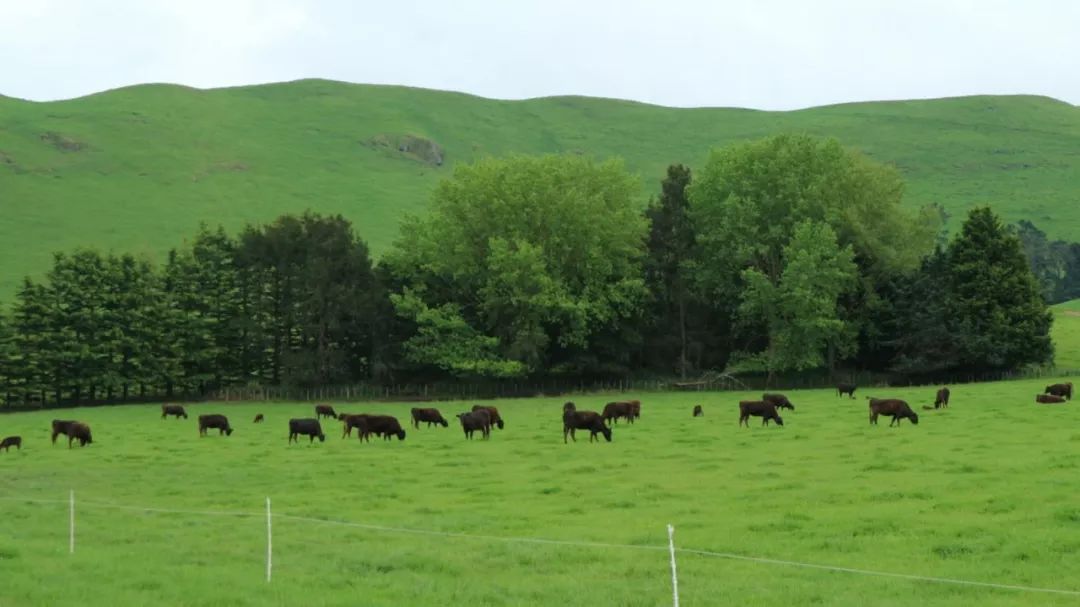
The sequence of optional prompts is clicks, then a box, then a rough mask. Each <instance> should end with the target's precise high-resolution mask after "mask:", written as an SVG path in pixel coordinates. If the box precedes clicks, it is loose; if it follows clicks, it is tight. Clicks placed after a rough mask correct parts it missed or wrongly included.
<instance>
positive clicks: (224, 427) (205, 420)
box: [199, 413, 233, 436]
mask: <svg viewBox="0 0 1080 607" xmlns="http://www.w3.org/2000/svg"><path fill="white" fill-rule="evenodd" d="M211 428H214V429H217V431H218V436H221V435H222V434H224V435H225V436H232V431H233V429H232V426H230V425H229V418H227V417H225V416H224V415H218V414H216V413H212V414H210V415H200V416H199V436H206V431H207V430H208V429H211Z"/></svg>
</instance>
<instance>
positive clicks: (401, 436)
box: [397, 430, 405, 440]
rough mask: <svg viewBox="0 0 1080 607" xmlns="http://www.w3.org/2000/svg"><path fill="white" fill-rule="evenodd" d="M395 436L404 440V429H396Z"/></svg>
mask: <svg viewBox="0 0 1080 607" xmlns="http://www.w3.org/2000/svg"><path fill="white" fill-rule="evenodd" d="M397 438H398V440H405V431H404V430H398V431H397Z"/></svg>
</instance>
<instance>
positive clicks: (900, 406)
mask: <svg viewBox="0 0 1080 607" xmlns="http://www.w3.org/2000/svg"><path fill="white" fill-rule="evenodd" d="M866 398H867V400H869V401H870V423H871V424H874V425H877V420H878V416H879V415H887V416H889V417H892V421H891V422H889V425H890V426H892V425H893V424H896V425H897V426H899V425H900V420H903V419H905V418H907V419H909V420H911V423H912V424H915V425H918V424H919V414H918V413H915V412H914V411H912V410H911V407H910V406H908V404H907V403H906V402H904V401H902V400H900V399H898V398H871V397H869V396H867V397H866Z"/></svg>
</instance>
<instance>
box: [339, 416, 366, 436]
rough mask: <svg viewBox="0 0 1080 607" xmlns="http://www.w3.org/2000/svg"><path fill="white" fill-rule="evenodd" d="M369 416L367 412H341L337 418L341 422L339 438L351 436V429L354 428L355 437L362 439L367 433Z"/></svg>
mask: <svg viewBox="0 0 1080 607" xmlns="http://www.w3.org/2000/svg"><path fill="white" fill-rule="evenodd" d="M369 417H371V416H370V415H368V414H367V413H356V414H352V413H342V414H341V415H339V416H338V419H340V420H341V422H342V429H341V438H345V437H346V436H352V429H353V428H356V437H357V438H359V439H360V440H364V438H365V436H364V435H365V434H367V420H368V418H369ZM369 442H370V441H369Z"/></svg>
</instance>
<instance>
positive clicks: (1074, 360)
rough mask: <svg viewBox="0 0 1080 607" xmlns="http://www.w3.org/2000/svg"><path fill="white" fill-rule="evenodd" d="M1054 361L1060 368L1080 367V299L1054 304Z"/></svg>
mask: <svg viewBox="0 0 1080 607" xmlns="http://www.w3.org/2000/svg"><path fill="white" fill-rule="evenodd" d="M1052 309H1053V311H1054V327H1053V329H1052V331H1051V336H1052V337H1053V338H1054V349H1055V353H1054V362H1055V363H1056V364H1057V366H1058V368H1059V369H1069V370H1078V369H1080V299H1074V300H1073V301H1067V302H1065V303H1063V304H1058V305H1056V306H1054V307H1053V308H1052Z"/></svg>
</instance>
